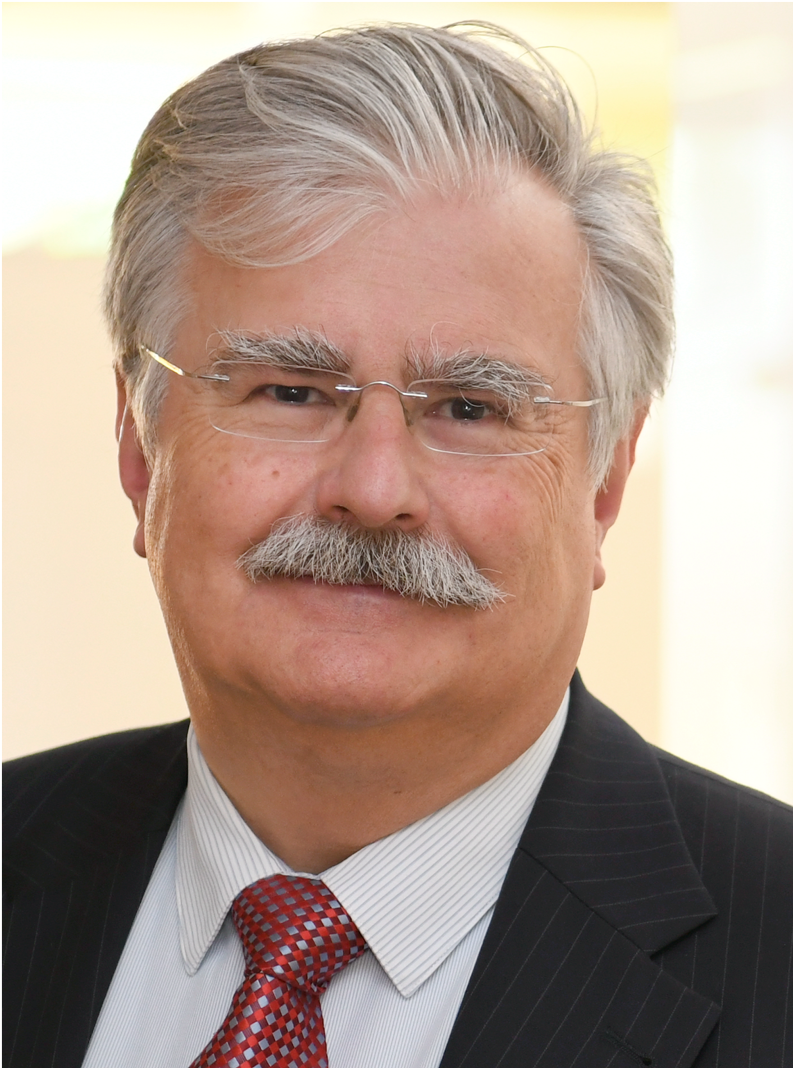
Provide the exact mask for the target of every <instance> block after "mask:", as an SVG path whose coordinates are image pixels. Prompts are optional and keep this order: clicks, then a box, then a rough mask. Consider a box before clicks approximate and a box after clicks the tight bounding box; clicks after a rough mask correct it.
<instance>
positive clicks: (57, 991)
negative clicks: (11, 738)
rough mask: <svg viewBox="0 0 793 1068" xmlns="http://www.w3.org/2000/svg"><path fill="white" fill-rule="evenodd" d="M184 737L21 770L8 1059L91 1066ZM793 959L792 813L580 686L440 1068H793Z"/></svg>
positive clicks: (13, 768)
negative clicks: (671, 752) (650, 736)
mask: <svg viewBox="0 0 793 1068" xmlns="http://www.w3.org/2000/svg"><path fill="white" fill-rule="evenodd" d="M185 726H186V725H185V724H183V723H181V724H179V723H178V724H173V725H170V726H166V727H158V728H154V729H152V730H142V731H131V732H128V733H125V734H121V735H115V736H110V737H107V738H99V739H95V740H93V741H89V742H79V743H77V744H76V745H72V746H68V747H66V748H63V749H59V750H54V751H52V752H50V753H45V754H41V755H36V756H31V757H24V758H22V759H21V760H18V761H14V762H13V763H12V764H10V765H8V770H7V773H6V779H7V791H8V794H9V803H8V810H7V831H6V851H7V872H8V874H7V895H8V898H9V909H8V913H7V920H6V930H5V934H6V943H7V950H6V985H7V999H6V1000H7V1007H6V1037H5V1057H6V1064H7V1065H8V1068H79V1066H80V1064H81V1062H82V1059H83V1057H84V1055H85V1051H86V1048H87V1045H88V1040H89V1038H90V1036H91V1032H92V1030H93V1027H94V1024H95V1023H96V1019H97V1015H98V1013H99V1009H100V1007H101V1005H102V1001H103V999H104V997H105V994H106V992H107V989H108V985H109V983H110V980H111V978H112V975H113V972H114V969H115V967H116V964H117V962H118V959H119V956H120V954H121V950H122V949H123V946H124V942H125V939H126V937H127V934H128V932H129V929H130V926H131V924H132V921H133V919H134V917H135V913H136V910H137V908H138V905H139V903H140V900H141V897H142V895H143V892H144V890H145V888H146V884H147V882H148V879H149V876H150V874H151V871H152V868H153V866H154V862H155V860H156V858H157V855H158V853H159V851H160V849H161V847H162V844H163V841H164V838H165V835H166V832H167V830H168V827H169V825H170V822H171V819H172V817H173V814H174V810H175V808H176V805H177V804H178V801H179V799H180V797H181V795H182V793H183V791H184V788H185V783H186V758H185ZM792 950H793V810H791V809H789V808H787V807H786V806H784V805H782V804H780V803H779V802H776V801H774V800H772V799H771V798H768V797H765V796H764V795H762V794H759V793H756V792H754V791H751V790H747V789H743V788H741V787H736V786H735V785H734V784H732V783H729V782H727V781H725V780H723V779H721V778H719V777H718V776H716V775H712V774H710V773H709V772H706V771H702V770H701V769H698V768H694V767H692V766H691V765H689V764H686V763H685V762H683V761H681V760H678V759H677V758H675V757H671V756H668V755H667V754H664V753H660V752H657V751H655V750H653V749H652V748H651V747H650V746H648V745H647V744H646V743H645V742H644V741H642V739H641V738H639V737H638V735H636V734H635V733H634V731H632V730H631V728H630V727H628V726H627V725H626V724H625V723H623V721H622V720H620V719H619V718H618V717H616V716H615V715H614V714H613V713H612V712H610V711H609V710H608V709H606V708H605V707H604V706H603V705H601V704H600V703H599V702H598V701H596V700H595V699H594V698H593V697H591V696H590V695H589V694H588V693H587V692H586V690H584V688H583V686H582V684H581V682H580V680H579V679H578V678H577V677H576V679H574V680H573V684H572V696H571V703H570V715H569V719H568V723H567V727H566V729H565V732H564V735H563V738H562V742H561V745H560V747H559V750H558V752H557V755H556V757H555V759H554V762H553V765H552V767H551V770H550V772H549V774H548V776H547V779H546V781H545V783H544V785H543V788H542V791H541V793H540V796H539V799H538V801H537V804H536V805H535V808H534V811H533V813H532V815H531V819H530V820H529V822H528V824H527V826H526V829H525V831H524V834H523V837H522V839H521V842H520V845H519V847H518V849H517V851H516V853H515V856H514V858H513V861H512V865H511V867H510V869H509V873H508V875H507V878H506V880H505V882H504V886H503V889H502V892H501V896H500V898H499V900H498V904H497V906H496V910H495V915H494V917H493V921H492V923H491V925H490V928H489V931H488V934H487V937H486V939H485V942H484V945H483V947H482V951H481V953H480V956H479V959H478V961H477V963H476V966H475V969H474V973H473V975H472V978H471V982H470V985H469V987H468V990H467V992H466V995H465V999H464V1001H463V1004H462V1007H461V1009H460V1013H459V1015H458V1018H457V1021H456V1023H455V1025H454V1029H453V1031H452V1034H451V1037H450V1040H449V1044H448V1046H447V1049H446V1052H445V1054H444V1057H443V1061H442V1066H441V1068H573V1066H575V1068H606V1066H610V1068H636V1066H637V1065H652V1066H654V1068H687V1066H694V1065H695V1066H696V1068H714V1066H716V1065H718V1066H719V1068H790V1066H791V1065H793V1018H791V1014H790V1011H789V1009H790V998H791V990H792V989H793V973H792V971H791V952H792ZM786 1019H787V1026H786ZM142 1068H145V1066H142ZM174 1068H183V1066H178V1065H175V1066H174ZM372 1068H377V1066H376V1065H373V1066H372Z"/></svg>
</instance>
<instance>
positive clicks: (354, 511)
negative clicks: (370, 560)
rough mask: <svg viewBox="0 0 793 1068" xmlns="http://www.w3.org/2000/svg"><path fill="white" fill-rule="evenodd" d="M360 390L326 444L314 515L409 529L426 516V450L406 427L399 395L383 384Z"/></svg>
mask: <svg viewBox="0 0 793 1068" xmlns="http://www.w3.org/2000/svg"><path fill="white" fill-rule="evenodd" d="M369 386H374V387H376V388H374V389H371V390H370V389H369ZM381 387H389V388H381ZM365 389H366V392H365V393H364V392H360V393H358V394H357V396H356V397H355V399H354V400H353V404H352V406H351V408H350V411H349V412H348V418H347V421H346V422H345V427H344V431H343V433H342V434H341V435H340V437H339V438H338V440H337V441H335V442H333V443H332V444H330V445H328V446H326V448H327V450H328V451H327V454H326V460H325V463H324V465H322V466H321V471H320V475H319V478H318V482H317V490H316V502H315V503H316V508H317V511H318V514H320V515H322V516H325V517H326V518H328V519H332V520H334V521H335V522H339V521H353V522H355V523H357V524H359V525H360V526H362V527H367V528H369V529H385V528H399V529H401V530H414V529H416V528H417V527H420V526H422V525H423V524H424V523H425V522H426V521H427V519H428V516H429V497H428V494H427V486H426V477H425V475H426V459H425V455H426V450H425V449H424V448H422V446H421V445H420V444H419V443H418V442H417V441H416V440H415V438H414V437H413V435H412V434H411V433H410V431H409V430H408V427H407V425H406V424H407V421H408V420H407V415H406V412H405V410H404V408H403V406H402V398H401V396H397V395H395V393H396V394H399V393H400V392H401V391H400V390H398V389H397V388H396V387H395V386H393V385H391V383H389V382H372V383H369V384H368V385H367V387H365Z"/></svg>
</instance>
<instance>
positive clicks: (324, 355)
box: [212, 327, 350, 374]
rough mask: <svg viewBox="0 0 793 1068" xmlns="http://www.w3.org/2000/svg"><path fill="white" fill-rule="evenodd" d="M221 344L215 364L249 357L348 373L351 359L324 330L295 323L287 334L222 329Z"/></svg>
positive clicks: (268, 362)
mask: <svg viewBox="0 0 793 1068" xmlns="http://www.w3.org/2000/svg"><path fill="white" fill-rule="evenodd" d="M218 337H219V338H220V341H221V345H220V346H219V348H218V349H216V350H215V355H214V359H213V361H212V365H213V367H217V366H220V365H222V364H223V363H227V362H228V361H229V360H240V361H246V360H249V361H250V362H252V363H261V364H265V365H267V366H270V367H285V368H291V367H308V368H311V370H313V371H335V372H337V373H340V374H349V371H350V361H349V360H348V359H347V357H346V356H345V355H344V353H343V352H342V351H341V349H340V348H338V347H337V346H336V345H334V344H333V342H332V341H329V340H328V339H327V338H326V337H325V335H324V334H320V333H318V332H317V331H314V330H305V329H304V328H303V327H296V328H295V329H294V330H291V331H290V332H289V333H288V334H275V333H272V334H271V333H266V334H240V333H237V332H236V331H234V330H219V331H218Z"/></svg>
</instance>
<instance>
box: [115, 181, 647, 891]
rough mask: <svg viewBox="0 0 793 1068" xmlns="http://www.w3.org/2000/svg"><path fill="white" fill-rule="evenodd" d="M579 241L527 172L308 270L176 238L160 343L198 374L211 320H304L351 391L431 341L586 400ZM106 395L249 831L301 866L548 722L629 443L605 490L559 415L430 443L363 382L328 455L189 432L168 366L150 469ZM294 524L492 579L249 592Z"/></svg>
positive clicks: (384, 395) (493, 759) (382, 228)
mask: <svg viewBox="0 0 793 1068" xmlns="http://www.w3.org/2000/svg"><path fill="white" fill-rule="evenodd" d="M583 266H584V251H583V248H582V245H581V241H580V238H579V236H578V233H577V230H576V228H575V225H574V223H573V221H572V218H571V217H570V214H569V211H568V210H567V208H566V207H565V206H564V205H563V204H562V203H561V201H560V200H559V199H558V197H557V196H556V194H555V193H553V192H552V191H550V190H549V189H548V188H547V187H546V186H544V185H543V184H542V183H541V182H540V181H538V180H537V179H535V178H534V177H531V176H525V175H524V176H521V177H520V178H516V179H515V180H514V181H513V182H512V184H511V185H510V186H509V187H508V188H507V189H504V190H501V191H499V192H497V193H495V194H493V195H491V196H489V197H487V198H485V197H465V198H463V197H460V198H459V199H457V200H448V199H446V200H442V199H441V198H440V197H438V196H437V195H434V196H429V195H428V196H427V198H426V199H425V200H424V201H422V202H420V203H419V204H416V205H413V206H411V207H410V208H401V207H400V208H398V207H395V208H394V209H393V212H392V214H390V215H389V216H387V217H384V218H381V219H380V220H379V222H378V223H377V224H376V225H372V224H368V225H367V226H365V227H363V228H361V229H359V230H357V231H354V232H353V233H351V234H349V235H347V236H346V237H345V238H344V239H342V240H341V241H339V242H338V243H337V244H336V245H334V246H333V247H332V248H330V249H328V250H327V251H325V252H324V253H322V254H320V255H318V256H316V257H315V258H314V259H311V260H309V261H308V262H305V263H301V264H297V265H294V266H289V267H280V268H268V269H253V268H239V267H234V266H231V265H229V264H227V263H225V262H222V261H221V260H219V259H217V258H215V257H211V256H209V255H208V254H207V253H206V252H205V251H203V250H201V249H200V248H198V247H195V248H194V249H193V251H192V256H191V258H190V262H189V266H188V271H189V276H188V277H189V281H190V284H191V286H192V291H193V293H194V295H195V302H194V305H193V310H192V313H191V314H188V315H187V316H186V318H185V320H184V322H183V323H182V324H181V326H180V327H179V328H178V330H177V332H176V339H175V345H174V347H173V349H172V350H171V352H170V353H169V356H170V358H171V359H172V360H173V361H174V362H175V363H177V364H179V365H181V366H183V367H185V368H188V369H192V370H194V369H196V368H198V367H200V366H202V365H203V364H205V363H206V360H207V351H208V349H211V347H212V344H213V343H215V342H216V338H213V335H215V333H216V331H218V330H222V329H230V330H239V331H244V332H247V333H249V334H255V333H256V332H264V331H271V332H273V331H274V332H277V331H284V332H288V331H291V330H292V329H294V327H296V326H301V327H304V328H307V329H312V330H322V331H324V333H325V334H326V336H327V337H328V338H329V339H330V340H331V341H332V342H333V343H334V344H336V345H337V346H338V347H339V348H340V349H342V350H343V351H344V352H345V353H346V354H347V355H348V356H349V358H350V360H351V363H352V371H353V374H354V375H355V376H356V379H357V381H359V382H366V381H370V380H373V379H386V380H389V381H391V382H394V383H396V384H401V385H402V386H403V388H404V385H406V384H407V382H406V377H405V376H406V369H405V352H406V347H407V346H408V345H410V344H412V345H418V346H419V347H420V346H421V345H422V344H427V343H428V342H429V341H430V340H432V341H434V343H435V344H438V345H440V346H441V347H442V348H443V349H444V350H446V349H448V351H449V352H450V353H451V352H453V351H454V350H456V349H459V348H470V347H474V348H476V349H479V350H481V351H483V352H487V353H488V354H489V355H491V356H494V357H495V356H500V357H502V358H505V359H508V360H511V361H514V362H518V363H522V364H523V365H525V366H527V367H532V368H535V369H537V370H539V371H540V372H541V373H542V374H543V375H545V376H546V377H547V378H548V379H550V380H551V381H552V382H553V383H554V388H555V395H556V396H557V397H563V398H570V399H582V398H585V397H587V396H588V393H587V387H586V382H585V377H584V373H583V371H582V369H581V366H580V364H579V362H578V359H577V357H576V343H577V327H578V307H579V302H580V292H581V277H582V271H583ZM128 411H129V410H128V408H127V407H126V397H125V394H124V388H123V385H121V386H120V395H119V430H120V433H121V437H120V470H121V480H122V484H123V486H124V489H125V491H126V493H127V495H128V496H129V497H130V499H131V500H132V503H133V506H134V509H135V513H136V516H137V518H138V528H137V531H136V534H135V548H136V550H137V552H138V553H140V555H142V556H146V557H147V558H148V561H149V566H150V569H151V574H152V577H153V580H154V584H155V586H156V589H157V593H158V595H159V597H160V601H161V604H162V608H163V612H164V615H165V620H166V623H167V626H168V630H169V633H170V636H171V641H172V644H173V648H174V652H175V656H176V660H177V664H178V666H179V670H180V673H181V676H182V681H183V685H184V689H185V693H186V696H187V701H188V704H189V707H190V711H191V715H192V718H193V722H194V725H195V730H196V733H197V736H198V739H199V742H200V745H201V748H202V751H203V753H204V755H205V757H206V759H207V761H208V763H209V766H210V767H211V769H212V771H213V772H214V774H215V776H216V777H217V779H218V780H219V782H220V784H221V785H222V786H223V788H224V790H225V791H226V793H227V794H228V795H229V797H230V798H231V800H232V801H233V803H234V804H235V806H236V807H237V809H238V810H239V812H240V813H241V815H242V816H243V818H244V819H245V820H246V822H247V823H248V824H249V826H250V827H251V828H252V829H253V830H254V832H255V833H256V834H257V835H258V836H259V837H260V838H261V839H262V840H263V841H264V842H265V843H266V844H267V845H268V846H269V847H270V848H271V849H272V850H273V851H274V852H275V853H277V854H278V855H280V856H281V857H282V858H283V859H284V860H285V861H286V862H287V863H288V864H290V865H291V866H292V867H293V868H295V869H296V870H301V871H306V872H319V871H322V870H324V869H326V868H327V867H329V866H331V865H333V864H335V863H338V862H339V861H341V860H343V859H344V858H345V857H347V856H349V855H350V854H351V853H353V852H355V851H356V850H357V849H360V848H361V847H362V846H363V845H365V844H367V843H369V842H372V841H375V840H376V839H378V838H381V837H383V836H384V835H387V834H389V833H391V832H393V831H395V830H397V829H398V828H400V827H403V826H405V825H407V824H408V823H411V822H413V821H415V820H417V819H419V818H421V817H423V816H425V815H427V814H429V813H431V812H433V811H435V810H436V809H438V808H439V807H442V806H443V805H445V804H448V803H449V802H451V801H452V800H454V799H455V798H457V797H459V796H461V795H462V794H464V793H466V792H467V791H469V790H471V789H473V788H474V787H475V786H477V785H479V784H481V783H482V782H485V781H486V780H487V779H489V778H491V777H492V776H493V775H494V774H496V773H497V772H498V771H500V770H501V769H502V768H504V767H505V766H506V765H507V764H509V763H510V762H512V761H513V760H515V759H516V758H517V757H518V756H519V754H520V753H521V752H523V751H524V750H525V749H526V748H528V746H530V745H531V744H532V743H533V742H534V741H535V740H536V738H537V737H538V736H539V735H540V734H541V732H542V731H543V730H544V729H545V727H546V726H547V724H548V723H549V722H550V720H551V718H552V717H553V715H554V713H555V712H556V710H557V708H558V707H559V704H560V702H561V700H562V697H563V695H564V691H565V688H566V687H567V685H568V683H569V680H570V677H571V675H572V673H573V670H574V668H575V664H576V660H577V657H578V654H579V651H580V648H581V644H582V641H583V636H584V630H585V627H586V622H587V616H588V612H589V602H590V597H591V593H592V590H593V589H596V588H598V587H599V586H600V585H601V584H602V582H603V581H604V572H603V565H602V562H601V558H600V549H601V545H602V542H603V539H604V537H605V534H606V532H607V530H608V529H609V527H610V526H611V524H612V523H613V522H614V520H615V519H616V516H617V512H618V510H619V505H620V501H621V498H622V493H623V489H624V486H625V481H626V479H627V476H628V473H629V471H630V468H631V465H632V462H633V455H634V446H635V441H636V437H637V436H638V432H639V429H640V426H641V415H639V416H638V417H637V421H636V425H635V426H634V429H633V432H632V434H631V435H630V436H629V437H627V438H626V439H625V440H623V441H622V442H620V443H619V445H618V446H617V449H616V452H615V457H614V465H613V468H612V471H611V474H610V477H609V479H608V482H607V485H606V486H605V487H604V488H602V489H601V490H600V491H598V492H596V491H595V490H594V488H593V487H592V485H591V482H590V479H589V477H588V474H587V469H586V464H587V417H586V414H585V412H584V411H583V410H580V409H579V410H575V409H561V410H560V411H561V415H560V420H559V427H558V429H557V432H556V434H555V435H554V437H553V440H552V446H551V447H550V448H549V449H548V450H547V451H546V452H544V453H541V454H539V455H535V456H527V457H511V458H509V459H492V458H491V459H484V458H476V459H471V458H464V457H448V456H447V457H440V456H438V455H436V454H433V453H431V452H429V451H428V450H426V449H425V448H423V446H422V445H421V444H420V443H419V442H417V441H416V440H415V439H414V438H413V437H412V435H411V433H410V431H409V430H408V429H407V428H406V426H405V422H404V419H403V415H402V410H401V408H400V405H399V401H398V399H397V397H396V394H394V393H393V391H391V390H385V389H371V390H368V391H367V395H366V398H365V399H364V401H363V403H362V405H361V408H360V410H359V412H358V415H357V416H356V418H355V420H354V421H353V422H352V423H351V424H349V426H348V427H347V428H346V429H345V431H344V434H343V435H342V437H341V438H340V439H339V440H338V441H337V442H335V443H334V444H333V445H325V446H315V445H296V444H289V445H283V444H282V445H274V444H272V443H266V442H256V441H250V440H246V439H241V438H234V437H231V436H229V435H226V434H221V433H218V432H217V431H215V430H213V429H212V428H211V426H209V425H207V422H206V419H205V417H204V414H203V413H202V411H201V408H200V405H199V404H197V403H196V397H195V394H194V392H193V390H192V388H191V386H190V384H189V383H187V382H185V381H184V380H177V379H175V378H174V379H173V380H172V381H171V382H170V383H169V391H168V394H167V397H166V401H165V404H164V407H163V410H162V416H161V421H160V424H159V428H158V444H157V448H156V452H155V455H154V456H153V457H151V458H150V463H148V464H147V462H146V460H145V459H144V457H143V455H142V453H141V451H140V449H139V447H138V445H137V438H136V435H135V433H134V425H133V424H132V421H131V418H130V416H129V414H128ZM298 513H313V514H316V515H320V516H324V517H326V518H328V519H331V520H333V521H334V522H339V523H351V524H355V525H359V526H361V527H368V528H378V529H379V528H397V527H399V528H401V529H403V530H406V531H410V530H417V529H420V528H426V529H429V530H432V531H435V532H437V533H440V534H442V535H444V536H446V537H448V538H450V539H451V540H453V541H454V542H456V543H457V544H459V545H460V546H462V547H463V548H464V549H465V550H466V552H468V554H469V555H470V556H471V558H472V559H473V561H474V563H475V564H476V565H477V566H478V567H479V568H481V569H486V572H487V573H488V574H489V575H490V576H491V577H492V578H494V579H495V581H496V582H497V583H498V584H499V585H500V586H501V587H502V589H504V590H506V591H507V592H508V593H509V595H510V596H509V599H508V600H507V601H506V603H505V604H503V605H500V606H498V607H496V608H495V609H493V610H492V611H478V612H477V611H473V610H471V609H467V608H449V609H440V608H437V607H433V606H431V605H426V604H424V605H422V604H419V603H418V602H415V601H411V600H406V599H403V598H401V597H399V596H398V595H395V594H392V593H386V592H384V591H383V590H381V589H378V588H373V587H328V586H315V585H314V584H313V583H311V582H309V581H306V580H286V579H278V580H274V581H267V582H262V583H258V584H256V585H254V584H252V583H251V582H250V581H249V580H248V579H247V578H246V577H245V576H244V574H243V573H242V572H241V571H239V570H238V569H237V568H236V567H235V562H236V560H237V558H238V557H239V555H240V554H241V553H242V552H244V551H245V549H247V548H248V547H249V546H250V545H251V544H252V543H253V542H254V541H258V540H259V539H261V538H262V537H264V536H266V534H267V533H268V532H269V530H270V528H271V526H272V524H273V522H275V521H276V520H278V519H280V518H282V517H285V516H291V515H295V514H298Z"/></svg>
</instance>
